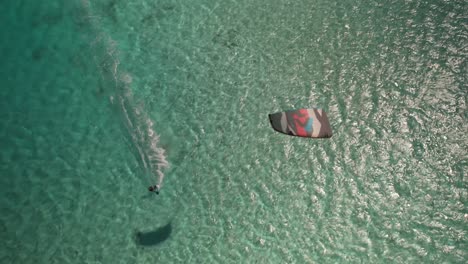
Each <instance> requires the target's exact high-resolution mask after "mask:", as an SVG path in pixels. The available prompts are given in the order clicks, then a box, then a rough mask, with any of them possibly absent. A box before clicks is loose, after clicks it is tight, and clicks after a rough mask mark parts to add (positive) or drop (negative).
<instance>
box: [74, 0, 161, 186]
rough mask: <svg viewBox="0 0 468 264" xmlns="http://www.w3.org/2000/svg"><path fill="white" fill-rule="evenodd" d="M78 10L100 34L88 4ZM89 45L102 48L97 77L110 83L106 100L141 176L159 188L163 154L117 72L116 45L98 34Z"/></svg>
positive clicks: (149, 122)
mask: <svg viewBox="0 0 468 264" xmlns="http://www.w3.org/2000/svg"><path fill="white" fill-rule="evenodd" d="M82 6H83V8H84V9H85V11H86V12H85V14H86V15H85V18H86V19H88V20H89V23H90V24H91V26H93V27H94V28H95V29H96V31H98V32H100V30H99V25H98V22H99V21H98V20H99V19H98V18H97V17H96V16H93V15H91V8H90V3H89V1H87V0H82ZM91 45H92V46H101V45H102V46H103V47H104V49H105V51H106V53H107V56H105V57H104V58H95V60H96V63H97V65H98V67H100V69H101V72H100V74H101V78H102V80H104V83H105V80H108V79H110V78H113V82H114V83H113V84H108V85H106V86H113V87H111V88H110V90H111V91H110V94H111V95H110V96H109V99H110V101H111V103H112V104H113V105H115V106H116V107H117V109H118V110H119V112H120V113H121V114H122V116H123V122H124V125H125V127H126V128H127V130H128V133H129V135H130V138H131V142H132V144H133V146H134V147H135V148H136V150H137V152H138V156H139V157H138V158H139V159H140V160H141V163H142V165H143V167H144V171H145V173H146V174H155V175H154V176H156V180H157V184H158V185H159V186H160V187H162V184H163V180H164V176H165V175H164V173H163V170H164V169H166V168H168V167H169V162H168V161H167V158H166V153H165V150H164V149H163V148H162V147H160V146H159V135H158V134H157V133H156V131H155V130H154V122H153V120H151V118H150V117H149V116H148V114H147V113H146V112H145V111H144V107H143V106H142V105H137V104H135V101H134V99H133V94H132V90H131V83H132V77H131V75H130V74H128V73H124V74H121V73H120V72H119V65H120V61H119V60H118V56H117V43H116V42H115V41H114V40H113V39H112V38H110V36H108V35H106V34H104V33H101V34H99V36H98V37H97V38H96V40H95V41H94V42H93V43H91ZM96 49H98V48H96ZM105 88H108V87H105ZM150 181H151V182H150V184H153V183H154V180H151V179H150Z"/></svg>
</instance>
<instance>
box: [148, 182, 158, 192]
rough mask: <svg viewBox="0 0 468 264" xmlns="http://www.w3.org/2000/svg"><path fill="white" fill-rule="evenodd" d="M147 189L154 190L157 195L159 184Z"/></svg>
mask: <svg viewBox="0 0 468 264" xmlns="http://www.w3.org/2000/svg"><path fill="white" fill-rule="evenodd" d="M148 191H150V192H155V193H156V194H157V195H159V184H156V185H154V186H150V187H148Z"/></svg>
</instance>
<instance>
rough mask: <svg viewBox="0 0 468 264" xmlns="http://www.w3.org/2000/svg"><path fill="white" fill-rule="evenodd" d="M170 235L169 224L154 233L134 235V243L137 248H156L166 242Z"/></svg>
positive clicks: (139, 232) (170, 228) (170, 227)
mask: <svg viewBox="0 0 468 264" xmlns="http://www.w3.org/2000/svg"><path fill="white" fill-rule="evenodd" d="M171 233H172V225H171V222H169V223H168V224H167V225H165V226H162V227H160V228H158V229H156V230H154V231H149V232H141V231H137V232H136V233H135V243H136V244H137V245H139V246H147V247H148V246H156V245H158V244H160V243H162V242H164V241H166V240H167V239H168V238H169V237H170V236H171Z"/></svg>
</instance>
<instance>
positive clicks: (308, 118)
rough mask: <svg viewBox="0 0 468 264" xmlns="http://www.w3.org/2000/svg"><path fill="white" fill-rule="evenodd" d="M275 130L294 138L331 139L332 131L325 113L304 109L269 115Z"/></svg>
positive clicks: (314, 109)
mask: <svg viewBox="0 0 468 264" xmlns="http://www.w3.org/2000/svg"><path fill="white" fill-rule="evenodd" d="M268 116H269V117H270V123H271V126H272V127H273V129H274V130H276V131H278V132H280V133H283V134H287V135H292V136H298V137H309V138H330V137H331V136H332V130H331V127H330V122H329V121H328V118H327V114H326V113H325V111H323V110H322V109H319V108H310V109H306V108H302V109H297V110H290V111H285V112H278V113H274V114H269V115H268Z"/></svg>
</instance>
